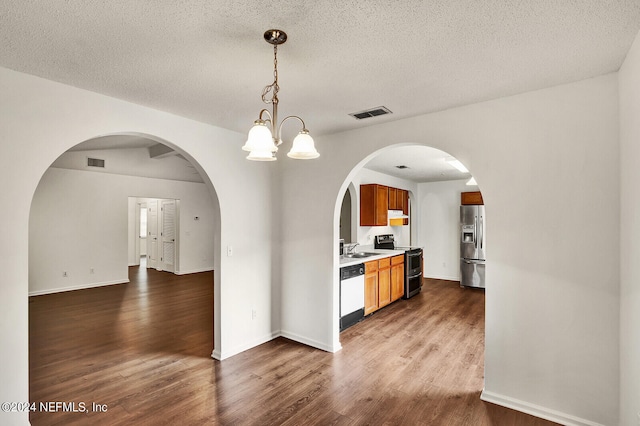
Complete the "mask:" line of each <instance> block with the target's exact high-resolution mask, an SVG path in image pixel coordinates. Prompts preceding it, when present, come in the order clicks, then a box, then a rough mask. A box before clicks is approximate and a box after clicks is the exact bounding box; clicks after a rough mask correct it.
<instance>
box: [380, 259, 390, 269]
mask: <svg viewBox="0 0 640 426" xmlns="http://www.w3.org/2000/svg"><path fill="white" fill-rule="evenodd" d="M390 266H391V258H390V257H385V258H384V259H380V260H378V268H388V267H390Z"/></svg>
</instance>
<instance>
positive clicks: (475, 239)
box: [473, 216, 478, 250]
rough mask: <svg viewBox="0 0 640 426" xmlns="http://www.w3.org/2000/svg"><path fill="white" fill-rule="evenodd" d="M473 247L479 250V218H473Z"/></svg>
mask: <svg viewBox="0 0 640 426" xmlns="http://www.w3.org/2000/svg"><path fill="white" fill-rule="evenodd" d="M473 227H474V230H473V246H474V247H475V248H476V250H477V249H478V216H474V217H473Z"/></svg>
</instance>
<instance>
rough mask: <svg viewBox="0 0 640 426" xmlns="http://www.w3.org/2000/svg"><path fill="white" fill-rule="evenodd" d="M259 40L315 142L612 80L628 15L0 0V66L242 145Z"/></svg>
mask: <svg viewBox="0 0 640 426" xmlns="http://www.w3.org/2000/svg"><path fill="white" fill-rule="evenodd" d="M269 28H279V29H282V30H284V31H286V32H287V33H288V35H289V40H288V41H287V43H286V44H285V45H283V46H281V47H280V48H279V50H278V70H279V83H280V95H279V97H280V116H281V117H284V116H285V115H290V114H295V115H300V116H301V117H302V118H303V119H304V120H305V122H306V124H307V128H308V129H309V130H310V131H311V134H312V135H322V134H331V133H335V132H339V131H343V130H347V129H353V128H358V127H362V126H368V125H371V124H377V123H381V122H385V121H389V120H397V119H400V118H403V117H409V116H415V115H419V114H424V113H428V112H433V111H438V110H443V109H447V108H451V107H455V106H459V105H464V104H469V103H474V102H479V101H483V100H488V99H495V98H499V97H504V96H508V95H513V94H516V93H521V92H525V91H530V90H535V89H539V88H544V87H549V86H554V85H558V84H563V83H567V82H572V81H577V80H581V79H585V78H590V77H593V76H598V75H602V74H606V73H610V72H614V71H617V70H618V69H619V67H620V65H621V64H622V62H623V60H624V58H625V55H626V53H627V51H628V49H629V47H630V46H631V43H632V41H633V39H634V37H635V36H636V34H637V33H638V30H639V29H640V1H638V0H573V1H550V0H531V1H518V2H509V1H498V0H483V1H468V0H426V1H425V0H404V1H402V2H388V1H384V2H383V1H375V0H372V1H368V2H364V1H356V0H342V1H329V0H315V1H299V0H296V1H291V0H284V1H279V2H272V1H264V0H239V1H216V0H180V1H175V0H171V1H169V0H158V1H149V0H147V1H131V0H111V1H102V0H71V1H70V0H47V1H40V0H3V1H2V2H0V66H3V67H6V68H10V69H14V70H17V71H22V72H26V73H29V74H34V75H37V76H41V77H44V78H47V79H50V80H55V81H59V82H63V83H66V84H70V85H73V86H77V87H80V88H84V89H88V90H91V91H95V92H99V93H103V94H106V95H110V96H113V97H117V98H121V99H125V100H128V101H131V102H135V103H138V104H142V105H147V106H150V107H153V108H156V109H159V110H164V111H169V112H172V113H175V114H178V115H182V116H185V117H189V118H193V119H195V120H199V121H202V122H206V123H211V124H213V125H217V126H220V127H224V128H228V129H231V130H236V131H238V132H243V133H244V132H246V131H248V129H249V127H250V126H251V124H252V122H253V120H255V119H256V118H257V114H258V111H259V110H260V109H261V108H263V107H264V104H263V103H262V101H261V100H260V94H261V92H262V88H263V87H264V86H265V85H267V84H270V83H271V82H272V80H273V68H272V67H273V50H272V48H271V46H270V45H268V44H267V43H265V42H264V40H263V38H262V34H263V33H264V31H265V30H267V29H269ZM381 105H383V106H386V107H387V108H389V109H390V110H391V111H393V114H391V115H388V116H382V117H375V118H369V119H365V120H362V121H357V120H355V119H354V118H353V117H351V116H349V115H348V114H349V113H351V112H358V111H361V110H364V109H368V108H370V107H377V106H381ZM290 127H291V129H290V128H288V127H287V128H286V130H287V132H286V133H285V138H287V137H290V135H291V133H292V132H294V130H295V126H293V125H291V126H290ZM285 143H286V142H285Z"/></svg>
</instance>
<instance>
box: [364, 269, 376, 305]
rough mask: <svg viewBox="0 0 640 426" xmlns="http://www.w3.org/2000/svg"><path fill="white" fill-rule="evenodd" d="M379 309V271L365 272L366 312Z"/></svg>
mask: <svg viewBox="0 0 640 426" xmlns="http://www.w3.org/2000/svg"><path fill="white" fill-rule="evenodd" d="M376 309H378V271H377V270H375V271H373V272H368V273H366V274H364V314H365V315H369V314H370V313H371V312H373V311H375V310H376Z"/></svg>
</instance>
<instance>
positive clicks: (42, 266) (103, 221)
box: [29, 168, 219, 294]
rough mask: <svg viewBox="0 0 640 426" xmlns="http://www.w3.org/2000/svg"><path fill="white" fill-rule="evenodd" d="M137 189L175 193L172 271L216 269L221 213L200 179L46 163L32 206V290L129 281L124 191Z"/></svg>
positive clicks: (128, 214)
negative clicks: (174, 260) (175, 246)
mask: <svg viewBox="0 0 640 426" xmlns="http://www.w3.org/2000/svg"><path fill="white" fill-rule="evenodd" d="M141 194H148V195H155V196H157V197H160V198H175V199H179V200H180V223H179V227H178V229H179V232H180V237H179V239H178V240H179V247H178V250H177V252H178V253H179V257H178V259H177V265H178V270H177V271H176V273H188V272H200V271H206V270H213V263H214V259H213V255H214V248H213V238H214V228H215V223H216V222H217V221H218V220H219V219H218V217H217V213H216V212H215V210H214V208H213V200H212V198H211V196H210V195H209V193H208V189H207V187H206V185H205V184H203V183H194V182H181V181H171V180H166V179H151V178H142V177H134V176H121V175H114V174H106V173H95V172H90V171H80V170H66V169H58V168H49V169H48V170H47V172H46V173H45V174H44V176H43V178H42V180H41V181H40V183H39V185H38V188H37V189H36V192H35V195H34V198H33V204H32V207H31V217H30V222H29V293H30V294H44V293H51V292H56V291H63V290H70V289H74V288H86V287H94V286H97V285H106V284H114V283H123V282H128V265H129V264H131V263H132V259H130V258H129V256H128V254H129V253H131V252H132V250H131V246H134V245H135V239H134V238H133V234H134V230H135V223H133V219H134V218H135V205H129V197H130V196H138V195H141ZM193 216H199V217H200V218H201V219H200V220H199V221H197V222H195V221H193ZM134 247H135V246H134ZM133 252H134V253H135V250H133ZM91 268H93V271H94V272H93V273H91V272H90V269H91ZM62 271H66V272H67V277H63V276H62Z"/></svg>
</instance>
